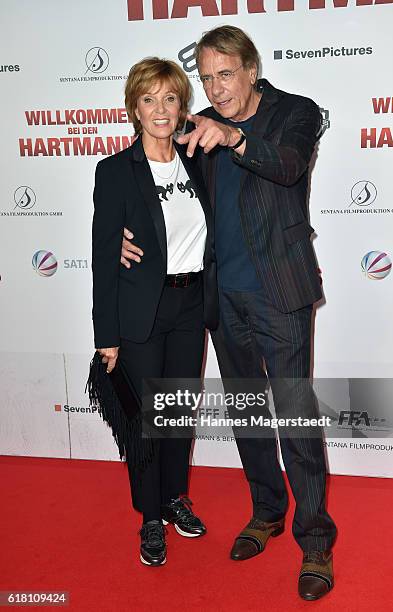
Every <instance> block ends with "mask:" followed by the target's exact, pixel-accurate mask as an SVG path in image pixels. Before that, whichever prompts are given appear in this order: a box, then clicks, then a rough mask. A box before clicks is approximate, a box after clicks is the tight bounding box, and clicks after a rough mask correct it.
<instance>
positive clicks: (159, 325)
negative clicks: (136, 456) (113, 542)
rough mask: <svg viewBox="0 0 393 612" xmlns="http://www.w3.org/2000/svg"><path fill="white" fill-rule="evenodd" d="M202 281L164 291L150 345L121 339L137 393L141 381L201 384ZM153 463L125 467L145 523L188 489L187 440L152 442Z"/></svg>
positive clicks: (122, 357) (123, 356)
mask: <svg viewBox="0 0 393 612" xmlns="http://www.w3.org/2000/svg"><path fill="white" fill-rule="evenodd" d="M204 340H205V328H204V323H203V297H202V278H200V279H199V280H197V282H195V283H193V284H191V285H189V286H188V287H185V288H172V287H164V290H163V293H162V296H161V300H160V303H159V306H158V311H157V315H156V319H155V323H154V326H153V330H152V333H151V335H150V337H149V339H148V340H147V341H146V342H144V343H136V342H131V341H129V340H125V339H122V340H121V345H120V350H119V360H120V362H121V364H122V366H123V367H124V368H125V370H126V372H127V374H128V376H129V377H130V379H131V381H132V383H133V385H134V388H135V391H136V392H137V393H138V394H139V396H140V397H141V396H142V381H143V379H144V378H199V377H200V375H201V368H202V359H203V352H204ZM153 445H154V455H153V460H152V462H151V463H150V464H149V465H148V467H147V468H145V469H144V470H138V469H135V468H131V466H130V465H129V464H128V471H129V477H130V486H131V496H132V502H133V506H134V508H136V510H138V511H140V512H142V513H143V521H144V522H146V521H150V520H156V519H160V518H161V510H160V508H161V505H162V504H166V503H168V502H169V501H170V500H171V499H173V498H177V497H178V496H179V495H180V494H181V493H185V492H186V491H187V488H188V472H189V454H190V447H191V439H190V438H187V439H175V438H163V439H155V440H153Z"/></svg>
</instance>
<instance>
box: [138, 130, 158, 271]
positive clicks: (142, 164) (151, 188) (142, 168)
mask: <svg viewBox="0 0 393 612" xmlns="http://www.w3.org/2000/svg"><path fill="white" fill-rule="evenodd" d="M130 153H131V161H132V162H136V163H133V169H134V176H135V180H136V182H137V184H138V186H139V189H140V191H141V193H142V195H143V198H144V200H145V202H146V206H147V208H148V209H149V212H150V215H151V217H152V220H153V223H154V227H155V230H156V234H157V239H158V244H159V245H160V250H161V253H162V256H163V258H164V263H165V266H166V263H167V241H166V229H165V220H164V215H163V212H162V208H161V202H160V198H159V197H158V195H157V190H156V186H155V184H154V180H153V176H152V173H151V170H150V166H149V162H148V161H147V158H146V155H145V151H144V149H143V145H142V138H141V137H139V138H138V139H137V140H136V141H135V143H134V144H133V145H132V147H131V148H130Z"/></svg>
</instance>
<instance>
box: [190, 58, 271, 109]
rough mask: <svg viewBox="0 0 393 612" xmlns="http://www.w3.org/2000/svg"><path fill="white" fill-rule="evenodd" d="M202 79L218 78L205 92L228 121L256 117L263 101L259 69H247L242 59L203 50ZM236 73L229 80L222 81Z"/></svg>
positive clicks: (214, 106) (200, 73)
mask: <svg viewBox="0 0 393 612" xmlns="http://www.w3.org/2000/svg"><path fill="white" fill-rule="evenodd" d="M198 69H199V75H200V77H201V78H202V80H203V77H218V78H213V79H211V78H210V79H207V80H206V82H205V83H204V90H205V93H206V95H207V97H208V99H209V102H210V103H211V105H212V106H213V108H214V109H215V110H216V111H217V112H218V113H219V114H220V115H221V116H222V117H225V118H226V119H232V120H233V121H244V120H245V119H248V118H249V117H251V116H252V115H254V114H255V112H256V110H257V105H258V102H259V97H258V95H257V94H256V92H255V89H254V87H253V86H254V84H255V81H256V78H257V69H256V66H253V67H252V68H244V67H243V66H242V61H241V59H240V56H239V55H224V54H223V53H219V52H218V51H216V50H215V49H211V48H205V49H202V51H201V53H200V56H199V65H198ZM230 72H233V75H232V76H231V78H230V79H229V80H225V81H223V80H221V79H220V76H222V75H223V76H224V78H225V77H227V76H228V73H230Z"/></svg>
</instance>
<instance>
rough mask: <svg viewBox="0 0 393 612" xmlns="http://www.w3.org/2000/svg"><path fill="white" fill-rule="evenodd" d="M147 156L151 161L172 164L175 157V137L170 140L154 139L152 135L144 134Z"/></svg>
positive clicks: (143, 139) (143, 141)
mask: <svg viewBox="0 0 393 612" xmlns="http://www.w3.org/2000/svg"><path fill="white" fill-rule="evenodd" d="M142 143H143V148H144V150H145V155H146V157H147V159H149V160H150V161H157V162H170V161H172V160H173V158H174V157H175V147H174V145H173V136H169V138H153V137H152V136H150V134H142Z"/></svg>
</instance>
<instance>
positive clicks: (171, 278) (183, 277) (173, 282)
mask: <svg viewBox="0 0 393 612" xmlns="http://www.w3.org/2000/svg"><path fill="white" fill-rule="evenodd" d="M201 275H202V272H185V273H184V274H167V275H166V277H165V282H164V284H165V285H166V286H167V287H174V288H175V289H184V288H185V287H188V285H191V284H192V283H196V281H197V280H198V279H199V278H200V277H201Z"/></svg>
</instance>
